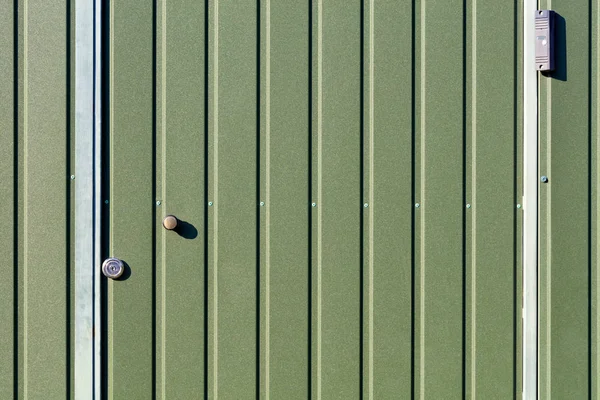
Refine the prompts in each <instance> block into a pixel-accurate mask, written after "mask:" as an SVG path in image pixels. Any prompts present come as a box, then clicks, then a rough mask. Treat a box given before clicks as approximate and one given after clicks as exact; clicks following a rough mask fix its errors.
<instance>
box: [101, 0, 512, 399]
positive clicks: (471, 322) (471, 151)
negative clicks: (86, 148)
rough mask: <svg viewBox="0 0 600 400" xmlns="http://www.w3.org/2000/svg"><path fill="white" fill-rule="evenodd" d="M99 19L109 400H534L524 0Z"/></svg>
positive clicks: (227, 6) (228, 7)
mask: <svg viewBox="0 0 600 400" xmlns="http://www.w3.org/2000/svg"><path fill="white" fill-rule="evenodd" d="M108 14H109V18H110V27H109V38H108V41H107V45H108V47H109V52H110V57H109V58H110V60H109V61H108V64H107V65H108V68H109V70H110V72H109V83H108V84H109V86H110V88H109V98H108V101H107V103H106V105H107V107H108V111H107V118H108V124H107V126H108V132H109V139H108V142H109V144H108V145H109V147H110V151H109V153H110V154H109V156H108V163H109V165H110V168H109V169H110V177H109V179H108V185H109V186H108V187H109V192H110V194H109V197H108V200H109V203H108V206H107V207H108V209H109V213H108V214H109V219H108V220H107V222H108V223H109V231H110V239H109V245H108V253H109V254H107V255H111V256H115V257H120V258H122V259H123V260H125V261H126V262H127V263H128V265H129V268H130V276H129V277H128V278H127V279H125V280H121V281H111V282H109V283H108V319H107V323H108V371H107V373H108V376H109V379H108V392H109V398H116V399H122V398H150V397H152V396H153V395H156V396H157V398H161V399H165V398H171V399H175V398H195V397H198V396H200V395H201V393H203V392H204V393H205V394H206V395H208V396H209V397H210V398H217V397H221V398H224V399H233V398H235V399H240V398H254V397H258V396H260V397H265V398H268V397H272V398H286V399H292V398H298V399H300V398H308V397H311V396H312V397H314V398H323V399H331V398H359V396H361V394H362V395H364V397H367V398H373V397H378V398H409V397H410V396H411V394H414V396H415V397H425V398H431V399H440V398H458V397H462V396H467V397H472V398H474V397H479V398H511V397H517V396H520V387H521V383H520V375H521V372H520V336H521V333H520V324H521V322H520V320H521V318H520V308H521V291H520V287H521V280H520V276H521V265H520V261H519V260H520V259H521V253H520V232H521V226H520V212H521V211H520V209H518V208H517V203H519V202H520V196H521V195H522V193H521V189H520V186H521V184H520V176H521V174H522V173H521V169H520V165H521V162H520V156H519V154H520V152H521V150H522V147H521V143H522V138H521V116H520V115H521V114H520V110H521V109H522V104H521V93H520V89H519V88H520V87H521V81H520V73H519V71H520V66H521V65H522V61H521V55H520V49H521V45H520V43H521V32H520V26H521V20H522V15H521V14H520V10H519V8H518V6H517V5H512V4H511V6H510V7H509V8H508V9H504V11H503V12H501V13H499V12H498V9H497V4H496V3H490V2H487V3H484V2H476V1H475V0H468V1H429V2H425V1H415V2H397V1H391V0H390V1H376V2H375V1H364V2H360V1H354V2H348V1H341V0H338V1H314V2H312V3H311V2H308V1H306V2H279V1H272V2H270V1H262V2H256V1H247V0H244V1H236V2H226V1H221V2H218V1H209V2H208V4H203V3H200V2H197V1H191V0H188V1H183V0H179V1H160V0H158V1H156V3H155V5H154V7H153V5H152V4H150V3H143V2H111V4H110V10H109V13H108ZM158 202H160V203H158ZM263 203H264V204H263ZM313 203H314V205H313ZM416 203H418V204H419V206H418V207H416V206H415V204H416ZM467 204H468V205H467ZM167 214H174V215H176V216H177V217H178V218H180V219H181V220H183V221H186V223H187V227H186V232H184V233H182V234H181V235H178V234H177V233H175V232H167V231H164V230H163V229H162V227H161V220H162V218H163V217H164V216H165V215H167Z"/></svg>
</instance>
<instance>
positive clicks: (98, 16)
mask: <svg viewBox="0 0 600 400" xmlns="http://www.w3.org/2000/svg"><path fill="white" fill-rule="evenodd" d="M93 26H94V149H93V159H94V260H93V265H92V268H93V281H94V299H93V300H94V306H93V307H94V310H93V312H94V344H93V345H94V363H93V364H94V365H93V368H94V387H93V390H94V397H93V398H94V399H101V398H102V396H101V395H102V393H101V388H102V385H101V371H102V369H101V367H102V364H101V362H102V361H101V360H102V358H101V340H102V329H101V328H102V325H101V315H102V314H101V303H100V300H101V288H100V282H101V278H102V274H101V273H100V264H101V262H102V260H101V259H100V257H101V254H102V251H101V245H102V243H101V238H102V232H101V229H102V224H101V218H102V192H101V190H102V185H101V182H102V153H101V150H102V130H101V129H102V114H101V112H102V86H101V83H102V78H101V77H102V0H94V24H93Z"/></svg>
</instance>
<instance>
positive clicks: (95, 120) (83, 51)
mask: <svg viewBox="0 0 600 400" xmlns="http://www.w3.org/2000/svg"><path fill="white" fill-rule="evenodd" d="M99 7H100V1H99V0H94V1H89V0H88V1H86V0H76V1H75V175H74V177H71V179H75V328H74V331H75V338H74V346H75V349H74V354H75V368H74V375H75V376H74V379H75V383H74V388H75V398H76V399H95V398H98V397H97V396H98V395H99V391H98V388H99V386H98V372H99V368H98V366H99V357H98V355H99V340H100V330H99V329H100V326H99V324H98V322H99V318H98V313H97V311H98V280H97V277H98V276H97V270H98V268H97V266H98V257H99V254H98V251H97V250H98V248H99V247H98V240H99V235H98V224H97V222H98V221H99V219H98V215H99V214H98V211H99V207H98V204H99V198H98V196H97V191H98V189H99V187H98V185H97V183H98V174H99V169H98V164H97V163H98V162H99V157H97V151H98V150H99V147H98V140H99V137H98V135H97V133H98V132H99V130H98V127H99V122H100V118H99V107H100V103H99V102H98V101H97V99H98V98H99V92H98V91H97V90H96V89H97V88H99V86H98V83H99V72H100V71H99V68H97V66H98V65H99V64H98V63H99V57H98V55H99V54H98V53H96V50H98V49H97V48H96V46H95V44H97V43H98V42H99V36H97V31H96V30H97V29H99V24H97V23H96V21H97V20H98V19H99V16H100V14H99V13H98V10H99Z"/></svg>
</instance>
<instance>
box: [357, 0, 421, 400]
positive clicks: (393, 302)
mask: <svg viewBox="0 0 600 400" xmlns="http://www.w3.org/2000/svg"><path fill="white" fill-rule="evenodd" d="M374 4H375V7H374V8H371V7H370V5H369V2H368V1H366V2H365V25H364V43H365V52H364V65H365V75H364V90H365V97H364V113H365V114H364V115H365V129H364V138H365V139H364V142H363V143H364V154H365V190H364V192H363V198H362V199H363V203H367V204H368V207H366V208H365V207H364V205H363V208H364V213H365V223H364V229H365V230H364V234H365V239H364V246H365V247H364V248H365V253H364V258H363V260H364V261H363V276H364V282H365V285H364V286H363V291H364V296H365V298H364V303H365V311H364V321H365V323H364V332H365V334H364V347H363V349H364V354H365V360H364V361H365V362H364V367H365V369H364V371H365V375H364V376H363V383H364V389H365V393H364V396H365V398H372V396H374V397H375V398H410V396H411V370H412V360H411V351H412V336H411V335H412V304H411V303H412V293H411V288H412V248H411V246H412V240H411V239H412V184H413V181H412V179H413V178H412V92H411V90H407V89H409V88H410V87H411V86H412V57H411V52H412V43H411V41H410V40H398V38H400V37H403V38H411V37H412V35H413V31H412V26H411V24H407V23H406V20H405V19H404V18H397V16H398V15H411V14H412V5H411V4H410V3H408V2H404V3H403V4H400V3H399V2H397V1H393V0H389V1H382V2H380V1H377V2H376V3H374ZM370 310H371V311H370ZM371 324H372V326H371ZM370 348H372V354H369V352H370Z"/></svg>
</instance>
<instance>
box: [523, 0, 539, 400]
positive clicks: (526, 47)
mask: <svg viewBox="0 0 600 400" xmlns="http://www.w3.org/2000/svg"><path fill="white" fill-rule="evenodd" d="M536 10H537V1H536V0H525V1H524V2H523V40H524V43H523V134H524V143H523V153H524V154H523V163H524V165H523V194H524V198H523V203H524V204H523V399H524V400H530V399H537V397H538V379H537V375H538V374H537V372H538V151H539V150H538V149H539V148H538V84H537V78H538V76H537V71H536V69H535V47H534V46H535V12H536Z"/></svg>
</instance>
